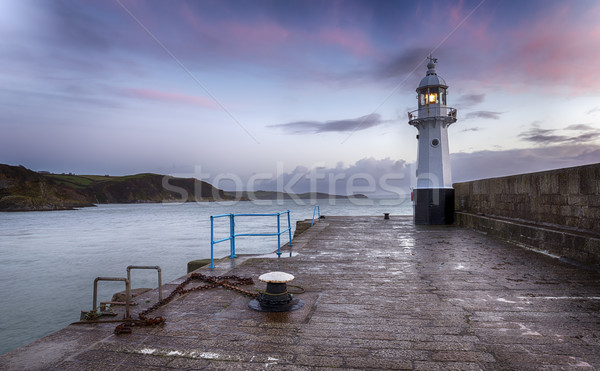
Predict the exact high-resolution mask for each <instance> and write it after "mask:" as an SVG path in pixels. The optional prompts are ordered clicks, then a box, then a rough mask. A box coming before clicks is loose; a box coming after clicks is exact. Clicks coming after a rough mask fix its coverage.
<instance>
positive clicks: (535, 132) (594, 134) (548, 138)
mask: <svg viewBox="0 0 600 371" xmlns="http://www.w3.org/2000/svg"><path fill="white" fill-rule="evenodd" d="M590 129H591V130H590ZM565 130H577V131H583V130H588V131H587V132H584V133H582V134H579V135H564V134H560V131H559V130H555V129H542V128H539V127H537V126H534V127H533V128H531V129H529V130H527V131H525V132H522V133H520V134H519V137H520V138H523V140H525V141H527V142H532V143H537V144H565V143H585V142H591V141H593V140H595V139H597V138H599V137H600V130H596V129H594V128H592V127H590V126H588V125H571V126H568V127H567V128H566V129H565Z"/></svg>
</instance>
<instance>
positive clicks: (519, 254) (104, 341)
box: [0, 215, 600, 370]
mask: <svg viewBox="0 0 600 371" xmlns="http://www.w3.org/2000/svg"><path fill="white" fill-rule="evenodd" d="M287 255H289V254H287V253H286V254H284V255H283V256H287ZM293 255H294V256H293V257H291V258H289V257H282V258H280V259H277V258H270V257H259V258H255V257H240V258H237V259H234V260H230V259H223V260H221V261H219V263H218V264H217V268H216V269H214V270H213V271H209V270H208V269H202V273H204V274H212V275H230V274H234V275H238V276H244V277H252V278H253V279H254V282H255V283H254V287H252V286H245V287H244V288H245V289H250V290H251V289H253V288H255V289H264V286H265V284H264V283H262V282H259V281H258V276H259V275H261V274H263V273H266V272H269V271H282V272H288V273H290V274H292V275H294V276H295V279H294V281H293V282H291V284H294V285H298V286H301V287H302V288H303V289H304V290H305V293H303V294H300V295H297V297H298V298H301V299H302V300H303V302H304V303H305V305H304V307H303V308H301V309H299V310H296V311H293V312H283V313H264V312H258V311H253V310H252V309H250V308H248V302H249V301H250V298H249V297H247V296H243V295H241V294H239V293H237V292H234V291H231V290H226V289H224V288H222V287H219V288H214V289H210V290H204V291H198V292H192V293H188V294H185V295H183V296H180V297H178V298H177V299H175V300H174V301H172V302H171V303H170V304H168V305H166V306H164V307H162V308H160V309H158V310H157V311H156V312H154V313H153V314H152V316H154V315H160V316H163V317H164V318H165V319H166V323H164V324H162V325H160V326H157V327H144V328H141V327H140V328H133V331H132V333H131V334H122V335H114V334H113V330H114V328H115V325H116V324H115V323H110V324H94V325H70V326H69V327H67V328H65V329H63V330H61V331H58V332H56V333H54V334H52V335H50V336H47V337H45V338H42V339H40V340H38V341H36V342H34V343H32V344H29V345H27V346H25V347H22V348H20V349H17V350H15V351H13V352H10V353H8V354H6V355H4V356H2V357H0V369H2V370H21V369H48V370H109V369H110V370H139V369H146V370H154V369H156V370H158V369H225V370H252V369H256V370H262V369H279V370H305V369H321V368H329V367H335V368H340V369H357V370H364V369H370V368H375V369H399V370H540V369H545V370H567V369H568V370H573V369H581V370H593V369H600V318H599V310H600V274H598V272H595V271H589V270H585V269H583V268H577V267H574V266H572V265H569V264H567V263H564V262H561V261H560V260H558V259H555V258H552V257H550V256H547V255H542V254H539V253H536V252H533V251H530V250H526V249H523V248H521V247H517V246H515V245H512V244H509V243H507V242H502V241H500V240H497V239H494V238H491V237H487V236H486V235H483V234H480V233H478V232H475V231H472V230H469V229H463V228H458V227H453V226H415V225H413V222H412V218H408V217H398V216H394V215H392V216H391V217H390V219H389V220H384V218H383V216H381V217H329V216H327V218H326V219H324V220H323V221H322V222H321V223H317V224H315V226H313V227H312V228H310V229H308V230H307V231H306V232H304V233H302V234H301V235H299V236H298V237H296V239H295V240H294V247H293ZM184 279H185V277H182V278H181V279H179V280H176V281H174V282H171V283H169V284H167V285H164V290H165V293H166V294H165V295H167V294H168V293H170V292H171V290H172V289H173V288H174V287H175V286H176V285H177V284H179V283H180V282H182V281H183V280H184ZM157 296H158V295H157V292H156V290H154V291H151V292H148V293H146V294H143V295H142V296H141V297H138V298H136V300H137V302H138V303H139V305H138V306H137V307H134V308H133V309H132V312H133V314H134V316H136V315H135V314H136V313H138V312H139V311H141V310H143V309H144V308H147V307H149V306H150V305H152V304H153V303H154V302H156V300H157ZM146 301H149V302H148V303H147V302H146ZM82 309H87V308H82ZM77 316H78V313H73V318H74V320H75V319H76V317H77ZM136 317H137V316H136Z"/></svg>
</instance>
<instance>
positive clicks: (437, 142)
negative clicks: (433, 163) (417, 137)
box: [431, 139, 440, 147]
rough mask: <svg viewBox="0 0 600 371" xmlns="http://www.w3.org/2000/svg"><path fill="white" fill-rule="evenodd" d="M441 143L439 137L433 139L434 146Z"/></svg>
mask: <svg viewBox="0 0 600 371" xmlns="http://www.w3.org/2000/svg"><path fill="white" fill-rule="evenodd" d="M439 145H440V140H439V139H434V140H432V141H431V146H432V147H437V146H439Z"/></svg>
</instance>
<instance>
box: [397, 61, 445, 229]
mask: <svg viewBox="0 0 600 371" xmlns="http://www.w3.org/2000/svg"><path fill="white" fill-rule="evenodd" d="M436 63H437V59H435V58H432V57H429V63H428V64H427V74H426V75H425V77H423V79H421V83H420V84H419V87H418V88H417V99H418V104H419V108H418V109H417V110H415V111H412V112H409V113H408V120H409V121H408V123H409V124H410V125H412V126H414V127H415V128H417V130H418V135H417V141H418V152H417V170H416V172H417V173H416V176H417V184H416V186H415V188H414V191H413V202H414V221H415V224H451V223H453V222H454V189H453V188H452V175H451V171H450V152H449V148H448V127H449V126H450V125H451V124H453V123H455V122H456V109H454V108H451V107H448V106H446V97H447V90H448V85H446V81H444V79H442V78H441V77H440V76H438V74H437V72H436V70H435V67H436Z"/></svg>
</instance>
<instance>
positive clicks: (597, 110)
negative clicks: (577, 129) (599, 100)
mask: <svg viewBox="0 0 600 371" xmlns="http://www.w3.org/2000/svg"><path fill="white" fill-rule="evenodd" d="M596 112H600V107H594V108H592V109H591V110H589V111H587V112H586V113H587V114H588V115H591V114H592V113H596Z"/></svg>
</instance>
